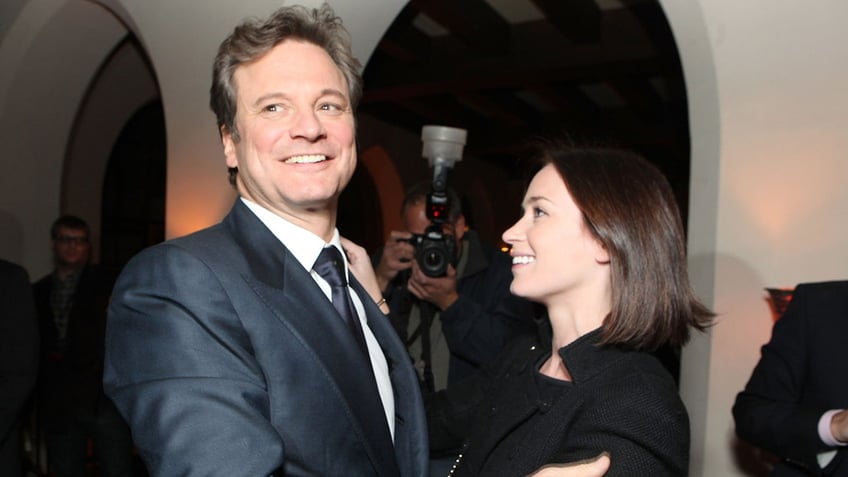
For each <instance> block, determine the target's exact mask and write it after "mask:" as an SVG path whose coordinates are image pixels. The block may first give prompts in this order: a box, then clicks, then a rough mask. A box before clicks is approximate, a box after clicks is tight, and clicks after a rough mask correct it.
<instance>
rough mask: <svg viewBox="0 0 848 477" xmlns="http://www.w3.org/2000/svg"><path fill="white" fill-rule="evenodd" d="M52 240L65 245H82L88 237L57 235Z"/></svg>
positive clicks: (86, 241)
mask: <svg viewBox="0 0 848 477" xmlns="http://www.w3.org/2000/svg"><path fill="white" fill-rule="evenodd" d="M53 240H55V241H57V242H59V243H61V244H65V245H70V244H76V245H83V244H87V243H88V237H85V236H82V235H59V236H58V237H56V238H55V239H53Z"/></svg>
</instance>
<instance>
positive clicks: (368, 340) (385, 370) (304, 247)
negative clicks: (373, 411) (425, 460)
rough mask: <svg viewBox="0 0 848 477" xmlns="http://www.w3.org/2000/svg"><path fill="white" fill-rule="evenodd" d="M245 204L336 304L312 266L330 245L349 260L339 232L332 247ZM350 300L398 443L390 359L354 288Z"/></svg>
mask: <svg viewBox="0 0 848 477" xmlns="http://www.w3.org/2000/svg"><path fill="white" fill-rule="evenodd" d="M241 200H242V202H244V204H245V205H246V206H247V208H248V209H250V210H251V211H252V212H253V213H254V214H255V215H256V217H257V218H259V220H260V221H262V223H263V224H265V226H266V227H268V229H269V230H270V231H271V233H273V234H274V236H275V237H277V238H278V239H279V240H280V242H282V244H283V245H285V247H286V248H287V249H288V250H289V252H291V253H292V255H294V257H295V258H296V259H297V261H298V262H300V264H301V265H303V268H304V269H306V270H307V271H308V272H309V273H310V275H311V276H312V279H313V280H315V283H317V284H318V286H319V287H320V288H321V291H323V292H324V295H326V296H327V299H328V300H330V301H332V291H331V289H330V284H329V283H327V282H326V281H325V280H324V279H323V278H321V276H320V275H318V273H317V272H316V271H315V270H312V266H313V265H314V264H315V260H317V259H318V255H320V254H321V250H323V249H324V247H325V246H327V245H330V246H334V247H337V248H338V249H339V251H340V252H342V256H345V254H344V249H342V245H341V241H340V240H339V231H338V229H336V230H335V231H334V233H333V239H332V240H331V241H330V243H329V244H326V243H325V242H324V240H323V239H322V238H321V237H318V236H317V235H315V234H313V233H312V232H310V231H308V230H306V229H304V228H302V227H298V226H297V225H295V224H293V223H291V222H289V221H288V220H286V219H284V218H282V217H280V216H279V215H276V214H274V213H273V212H271V211H270V210H268V209H266V208H264V207H262V206H261V205H259V204H256V203H255V202H251V201H250V200H248V199H245V198H244V197H242V198H241ZM348 273H349V268H348V263H347V258H345V274H348ZM348 282H349V280H348ZM348 288H350V287H348ZM350 296H351V298H352V299H353V305H354V307H355V308H356V314H357V315H359V321H360V323H361V324H362V332H363V334H364V335H365V344H367V345H368V356H369V357H370V358H371V368H372V369H373V371H374V377H375V378H376V380H377V391H378V392H379V393H380V400H381V401H382V402H383V410H384V411H385V412H386V422H387V423H388V425H389V431H390V432H391V435H392V439H394V436H395V418H394V416H395V399H394V392H393V390H392V382H391V380H390V379H389V366H388V364H387V363H386V357H385V355H383V350H382V349H381V348H380V344H379V343H378V342H377V338H375V337H374V333H372V332H371V328H369V327H368V317H367V316H366V314H365V307H364V306H363V305H362V300H361V299H360V297H359V295H357V294H356V292H355V291H354V290H353V289H352V288H351V289H350ZM339 319H341V317H339ZM351 336H352V335H351Z"/></svg>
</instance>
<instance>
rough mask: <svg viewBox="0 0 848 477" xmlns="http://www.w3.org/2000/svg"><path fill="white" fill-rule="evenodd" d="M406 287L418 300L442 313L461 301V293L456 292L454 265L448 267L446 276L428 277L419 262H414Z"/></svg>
mask: <svg viewBox="0 0 848 477" xmlns="http://www.w3.org/2000/svg"><path fill="white" fill-rule="evenodd" d="M406 287H407V288H408V289H409V291H410V293H412V294H413V295H415V296H416V297H417V298H419V299H421V300H424V301H427V302H430V303H432V304H434V305H436V307H438V308H439V310H442V311H444V310H446V309H447V308H448V307H449V306H451V305H453V304H454V302H455V301H456V300H458V299H459V293H458V292H457V291H456V269H455V268H453V266H452V265H448V270H447V273H446V274H445V276H443V277H428V276H427V275H425V274H424V272H422V271H421V268H420V267H419V266H418V262H416V261H414V260H413V264H412V275H410V277H409V282H408V283H407V286H406Z"/></svg>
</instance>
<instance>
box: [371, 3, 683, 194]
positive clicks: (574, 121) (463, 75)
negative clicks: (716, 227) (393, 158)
mask: <svg viewBox="0 0 848 477" xmlns="http://www.w3.org/2000/svg"><path fill="white" fill-rule="evenodd" d="M364 77H365V91H364V95H363V98H362V102H361V104H360V107H359V112H360V113H365V114H369V115H372V116H375V117H377V118H380V119H383V120H385V121H387V122H389V123H392V124H396V125H399V126H401V127H403V128H405V129H408V130H409V131H410V132H412V133H413V134H416V135H418V134H420V131H421V126H422V125H424V124H440V125H446V126H454V127H461V128H465V129H467V130H468V144H467V146H466V149H465V154H466V155H467V156H468V155H473V156H476V157H478V158H480V159H483V160H485V161H489V162H491V163H494V164H497V165H499V166H502V167H505V168H511V167H512V166H513V165H514V164H515V161H516V158H517V157H520V154H521V152H522V149H523V146H522V145H523V144H525V143H526V141H527V139H528V138H530V137H532V136H533V135H538V134H540V133H546V132H551V131H565V132H567V133H569V134H570V135H572V136H573V137H574V138H576V139H578V140H585V139H589V140H601V141H604V142H609V143H612V144H615V145H619V146H623V147H627V148H630V149H633V150H636V151H638V152H640V153H642V154H643V155H645V156H646V157H648V159H650V160H652V161H654V162H655V163H657V164H658V165H659V166H660V167H661V168H662V169H663V170H664V172H666V174H667V175H668V176H669V179H670V180H671V182H672V185H673V186H674V187H675V189H676V190H677V191H678V193H681V189H688V175H689V127H688V122H687V121H688V120H687V106H686V93H685V88H684V85H683V78H682V73H681V68H680V60H679V57H678V54H677V49H676V46H675V44H674V40H673V38H672V35H671V31H670V29H669V26H668V23H667V21H666V19H665V15H664V14H663V12H662V8H661V7H660V5H659V3H658V2H657V1H656V0H411V1H410V2H409V4H408V5H407V6H406V7H405V8H404V9H403V10H402V11H401V13H400V14H399V15H398V17H397V19H396V20H395V21H394V23H393V24H392V25H391V26H390V27H389V29H388V31H387V32H386V34H385V36H384V37H383V39H382V40H381V41H380V43H379V44H378V47H377V49H376V51H375V52H374V54H373V56H372V57H371V59H370V61H369V62H368V65H367V68H366V70H365V72H364ZM596 142H597V141H596ZM683 194H684V195H685V192H684V193H683ZM681 198H683V199H684V201H683V203H684V204H685V203H686V202H685V197H681Z"/></svg>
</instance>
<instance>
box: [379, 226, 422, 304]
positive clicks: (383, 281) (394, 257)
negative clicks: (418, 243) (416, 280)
mask: <svg viewBox="0 0 848 477" xmlns="http://www.w3.org/2000/svg"><path fill="white" fill-rule="evenodd" d="M411 238H412V234H411V233H409V232H401V231H399V230H393V231H392V232H391V234H390V235H389V239H388V240H387V241H386V245H385V246H384V247H383V255H382V256H381V257H380V263H379V264H377V269H376V270H375V272H376V274H377V282H378V284H379V286H380V290H381V291H386V287H388V286H389V282H391V281H392V280H393V279H394V278H395V277H396V276H397V274H398V273H399V272H401V271H402V270H407V269H409V267H411V266H412V262H414V261H415V247H413V246H412V244H410V243H409V239H411Z"/></svg>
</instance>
